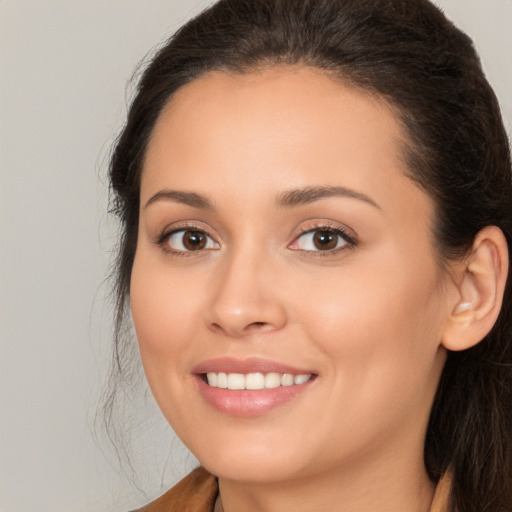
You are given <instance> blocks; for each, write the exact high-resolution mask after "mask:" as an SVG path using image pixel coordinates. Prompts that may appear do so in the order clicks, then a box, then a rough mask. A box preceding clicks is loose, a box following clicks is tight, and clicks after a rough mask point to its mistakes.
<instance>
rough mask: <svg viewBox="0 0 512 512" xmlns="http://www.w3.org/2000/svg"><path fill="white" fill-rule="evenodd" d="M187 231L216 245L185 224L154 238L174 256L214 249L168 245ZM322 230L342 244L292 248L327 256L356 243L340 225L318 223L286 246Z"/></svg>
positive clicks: (195, 227)
mask: <svg viewBox="0 0 512 512" xmlns="http://www.w3.org/2000/svg"><path fill="white" fill-rule="evenodd" d="M187 232H197V233H201V234H202V235H204V236H205V237H207V239H208V241H207V242H206V243H207V244H208V243H210V242H213V243H214V244H217V245H218V242H216V241H215V239H214V238H213V237H211V236H210V235H209V234H208V233H207V232H206V231H205V230H204V229H203V228H200V227H198V226H195V225H185V226H180V227H178V228H175V229H173V230H171V231H165V232H163V233H162V234H161V235H160V236H159V237H158V239H157V240H156V244H157V245H159V246H160V247H161V248H162V250H163V251H165V252H167V253H171V254H172V255H174V256H185V257H187V256H194V255H197V253H201V252H204V251H208V250H215V249H214V248H212V247H205V248H201V249H198V250H186V249H184V250H181V249H173V248H171V247H170V246H169V243H168V242H169V239H170V238H171V237H172V236H174V235H176V234H178V233H183V234H185V233H187ZM322 232H324V233H328V234H330V235H334V236H336V237H338V238H341V239H342V241H343V242H344V244H343V245H342V246H341V247H334V248H332V249H326V250H321V249H318V250H310V249H301V248H293V249H292V250H294V251H297V252H300V253H303V254H307V255H309V256H313V257H322V256H329V255H332V254H335V253H338V252H340V251H343V250H347V249H353V248H354V247H356V246H357V244H358V241H357V239H356V238H355V237H353V236H351V235H349V234H348V233H347V232H346V231H345V230H343V229H342V228H341V227H338V226H332V225H330V224H320V225H313V226H310V227H308V228H306V229H304V230H303V231H301V232H300V233H298V234H297V235H296V236H295V238H294V240H293V242H292V243H291V244H289V245H288V247H291V246H293V245H294V244H297V242H298V241H299V240H300V239H301V238H302V237H304V236H305V235H309V234H312V233H322ZM338 243H339V240H338V241H337V242H336V245H338ZM182 244H183V242H182ZM315 253H316V254H315Z"/></svg>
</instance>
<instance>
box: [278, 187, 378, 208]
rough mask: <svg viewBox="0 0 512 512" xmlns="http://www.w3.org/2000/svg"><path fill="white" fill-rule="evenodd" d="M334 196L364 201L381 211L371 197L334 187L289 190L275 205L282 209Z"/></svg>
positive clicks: (348, 189) (281, 195)
mask: <svg viewBox="0 0 512 512" xmlns="http://www.w3.org/2000/svg"><path fill="white" fill-rule="evenodd" d="M336 196H341V197H348V198H351V199H358V200H360V201H364V202H365V203H368V204H370V205H371V206H374V207H375V208H377V209H379V210H382V208H381V207H380V206H379V205H378V204H377V203H376V202H375V201H374V200H373V199H372V198H371V197H368V196H367V195H366V194H363V193H362V192H357V191H355V190H352V189H350V188H346V187H334V186H325V187H305V188H297V189H293V190H289V191H287V192H284V193H283V194H280V195H279V196H278V200H277V203H278V204H279V205H280V206H283V207H294V206H301V205H304V204H309V203H314V202H315V201H319V200H320V199H326V198H329V197H336Z"/></svg>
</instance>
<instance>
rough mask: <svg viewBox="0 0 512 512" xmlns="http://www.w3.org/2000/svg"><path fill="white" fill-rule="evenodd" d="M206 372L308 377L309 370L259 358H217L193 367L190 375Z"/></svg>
mask: <svg viewBox="0 0 512 512" xmlns="http://www.w3.org/2000/svg"><path fill="white" fill-rule="evenodd" d="M208 372H215V373H219V372H224V373H243V374H247V373H291V374H293V375H309V374H312V373H313V372H312V371H311V370H309V369H304V368H297V367H294V366H290V365H288V364H283V363H279V362H275V361H269V360H266V359H260V358H256V357H254V358H247V359H233V358H228V357H225V358H217V359H209V360H207V361H203V362H201V363H199V364H198V365H196V366H194V368H193V369H192V373H194V374H204V373H208Z"/></svg>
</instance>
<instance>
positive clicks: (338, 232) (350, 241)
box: [291, 224, 358, 257]
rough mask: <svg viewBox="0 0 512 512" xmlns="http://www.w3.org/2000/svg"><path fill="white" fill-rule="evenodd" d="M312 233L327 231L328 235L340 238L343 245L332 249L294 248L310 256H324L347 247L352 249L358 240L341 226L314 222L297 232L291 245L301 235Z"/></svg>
mask: <svg viewBox="0 0 512 512" xmlns="http://www.w3.org/2000/svg"><path fill="white" fill-rule="evenodd" d="M312 233H328V234H330V235H334V236H336V237H338V238H341V239H342V242H343V245H342V246H341V247H335V248H333V249H326V250H321V249H318V250H308V249H300V248H296V249H294V250H295V251H298V252H301V253H303V254H306V255H308V256H310V257H325V256H331V255H333V254H337V253H338V252H341V251H344V250H347V249H353V248H354V247H356V246H357V244H358V241H357V239H356V238H355V237H353V236H351V235H349V234H348V233H347V232H346V231H345V230H344V229H343V228H341V227H339V226H332V225H331V224H315V225H312V226H310V227H308V228H306V229H305V230H303V231H301V232H300V233H298V235H297V236H296V237H295V238H294V241H293V242H292V244H291V245H293V244H296V243H297V242H298V241H299V240H300V238H301V237H304V236H305V235H309V234H312ZM338 243H339V240H338V241H337V243H336V244H338Z"/></svg>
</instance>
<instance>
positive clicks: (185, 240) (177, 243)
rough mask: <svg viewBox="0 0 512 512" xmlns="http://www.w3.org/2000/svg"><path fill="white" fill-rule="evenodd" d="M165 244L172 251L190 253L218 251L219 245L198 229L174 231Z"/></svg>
mask: <svg viewBox="0 0 512 512" xmlns="http://www.w3.org/2000/svg"><path fill="white" fill-rule="evenodd" d="M164 244H165V245H167V246H169V248H170V249H171V250H172V251H176V252H190V251H202V250H205V249H218V248H219V244H218V243H217V242H215V241H214V240H213V239H212V238H211V237H210V236H208V235H207V234H206V233H205V232H204V231H200V230H198V229H180V230H178V231H173V232H172V233H170V234H169V235H167V236H166V238H165V240H164Z"/></svg>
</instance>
